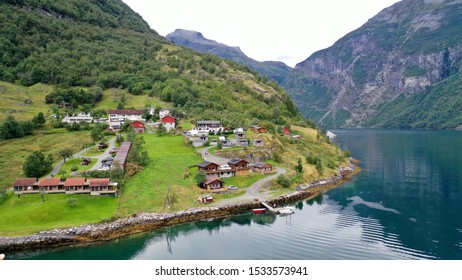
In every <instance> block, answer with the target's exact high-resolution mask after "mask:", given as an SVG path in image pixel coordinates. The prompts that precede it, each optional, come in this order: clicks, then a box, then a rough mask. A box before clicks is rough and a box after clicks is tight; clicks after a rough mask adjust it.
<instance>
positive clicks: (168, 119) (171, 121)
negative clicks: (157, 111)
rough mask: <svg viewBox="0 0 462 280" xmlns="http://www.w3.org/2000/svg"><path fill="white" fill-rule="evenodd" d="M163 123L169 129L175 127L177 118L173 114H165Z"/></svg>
mask: <svg viewBox="0 0 462 280" xmlns="http://www.w3.org/2000/svg"><path fill="white" fill-rule="evenodd" d="M161 122H162V124H163V125H164V127H165V129H166V130H167V131H171V130H173V129H175V125H176V119H175V118H174V117H172V116H165V117H163V118H162V119H161Z"/></svg>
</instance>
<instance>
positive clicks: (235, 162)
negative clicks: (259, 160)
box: [228, 158, 248, 164]
mask: <svg viewBox="0 0 462 280" xmlns="http://www.w3.org/2000/svg"><path fill="white" fill-rule="evenodd" d="M241 161H245V162H247V163H248V161H246V160H244V159H242V158H234V159H232V160H230V161H228V164H237V163H239V162H241Z"/></svg>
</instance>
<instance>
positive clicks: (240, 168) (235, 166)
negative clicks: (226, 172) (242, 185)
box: [228, 158, 250, 176]
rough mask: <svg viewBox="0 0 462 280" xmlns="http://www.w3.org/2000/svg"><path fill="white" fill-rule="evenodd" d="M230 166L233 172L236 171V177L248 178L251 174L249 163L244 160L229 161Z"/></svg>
mask: <svg viewBox="0 0 462 280" xmlns="http://www.w3.org/2000/svg"><path fill="white" fill-rule="evenodd" d="M228 164H229V166H230V167H231V169H232V170H233V171H236V176H247V175H249V174H250V166H249V162H248V161H246V160H244V159H241V158H235V159H232V160H230V161H228Z"/></svg>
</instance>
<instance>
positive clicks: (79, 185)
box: [64, 178, 90, 194]
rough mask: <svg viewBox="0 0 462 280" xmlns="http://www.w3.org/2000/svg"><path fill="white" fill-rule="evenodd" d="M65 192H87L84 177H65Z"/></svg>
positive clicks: (88, 190)
mask: <svg viewBox="0 0 462 280" xmlns="http://www.w3.org/2000/svg"><path fill="white" fill-rule="evenodd" d="M64 188H65V190H66V194H83V193H86V194H89V193H90V188H89V187H88V184H87V179H85V178H67V179H66V181H65V182H64Z"/></svg>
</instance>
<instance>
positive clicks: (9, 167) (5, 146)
mask: <svg viewBox="0 0 462 280" xmlns="http://www.w3.org/2000/svg"><path fill="white" fill-rule="evenodd" d="M87 139H88V141H91V138H90V132H88V131H76V132H68V131H66V130H65V129H53V130H49V131H46V132H43V133H36V135H34V136H27V137H24V138H19V139H10V140H6V141H0V151H1V155H0V170H1V171H2V172H0V188H9V187H11V185H12V184H13V182H14V181H15V179H16V178H20V177H24V176H25V175H24V174H23V171H22V165H23V163H24V161H25V160H26V157H27V156H28V155H30V154H31V153H32V152H33V151H42V152H43V153H44V154H45V155H46V154H52V155H53V157H54V161H55V163H57V162H58V161H60V160H61V158H59V156H58V151H59V150H61V149H63V148H69V149H71V150H72V151H73V152H77V151H79V150H80V149H81V148H82V145H83V143H84V142H85V141H86V140H87Z"/></svg>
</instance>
